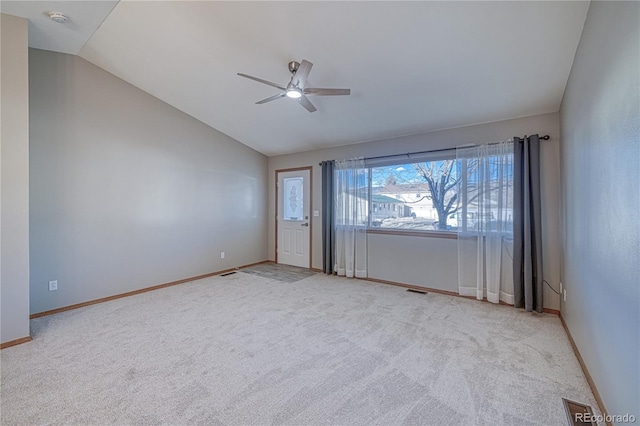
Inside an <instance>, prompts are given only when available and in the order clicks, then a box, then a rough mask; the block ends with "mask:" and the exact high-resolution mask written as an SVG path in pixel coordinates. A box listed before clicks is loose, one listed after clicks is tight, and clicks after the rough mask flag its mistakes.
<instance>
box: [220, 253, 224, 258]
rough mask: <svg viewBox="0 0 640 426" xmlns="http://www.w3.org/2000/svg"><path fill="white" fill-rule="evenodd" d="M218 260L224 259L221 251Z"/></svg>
mask: <svg viewBox="0 0 640 426" xmlns="http://www.w3.org/2000/svg"><path fill="white" fill-rule="evenodd" d="M220 259H224V252H223V251H221V252H220Z"/></svg>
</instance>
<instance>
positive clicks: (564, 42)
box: [3, 0, 589, 155]
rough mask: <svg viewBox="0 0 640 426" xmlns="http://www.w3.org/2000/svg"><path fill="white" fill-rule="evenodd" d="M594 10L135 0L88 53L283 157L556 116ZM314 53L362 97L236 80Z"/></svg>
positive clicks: (283, 75) (317, 73)
mask: <svg viewBox="0 0 640 426" xmlns="http://www.w3.org/2000/svg"><path fill="white" fill-rule="evenodd" d="M4 3H5V2H4V1H3V12H4V9H5V7H4ZM43 3H46V2H43ZM73 3H77V2H73ZM80 3H84V4H85V6H87V7H90V5H93V4H99V2H98V3H96V2H80ZM110 3H112V2H110ZM588 6H589V3H588V2H582V1H567V2H564V1H554V2H543V1H532V2H526V1H510V2H483V1H474V2H396V1H390V2H271V1H259V2H242V1H230V2H219V1H211V2H206V1H199V2H191V1H166V2H153V1H128V0H122V1H121V2H120V3H118V4H117V6H115V8H114V9H113V11H112V12H111V13H110V14H109V16H108V17H107V19H106V20H105V21H104V22H103V23H102V25H101V26H100V27H99V28H98V29H97V31H96V32H95V33H94V34H93V36H92V37H91V38H90V39H89V41H88V42H87V43H86V45H85V46H84V47H83V48H82V49H81V50H80V53H79V54H80V56H81V57H83V58H85V59H87V60H89V61H91V62H93V63H94V64H96V65H98V66H100V67H102V68H104V69H105V70H107V71H109V72H111V73H113V74H115V75H117V76H119V77H121V78H122V79H124V80H126V81H128V82H130V83H131V84H133V85H135V86H137V87H139V88H141V89H143V90H145V91H147V92H148V93H150V94H152V95H154V96H156V97H158V98H159V99H162V100H163V101H165V102H167V103H169V104H171V105H173V106H175V107H176V108H178V109H180V110H182V111H184V112H186V113H187V114H190V115H192V116H193V117H195V118H197V119H199V120H201V121H203V122H205V123H207V124H208V125H210V126H212V127H214V128H216V129H218V130H220V131H222V132H224V133H226V134H227V135H229V136H231V137H233V138H235V139H237V140H238V141H240V142H242V143H244V144H246V145H248V146H250V147H252V148H254V149H256V150H258V151H260V152H262V153H264V154H266V155H277V154H283V153H289V152H298V151H306V150H310V149H316V148H321V147H326V146H337V145H344V144H349V143H356V142H362V141H367V140H374V139H383V138H388V137H393V136H399V135H406V134H411V133H418V132H423V131H429V130H437V129H444V128H450V127H457V126H464V125H469V124H475V123H484V122H491V121H498V120H504V119H508V118H514V117H522V116H528V115H534V114H541V113H546V112H555V111H557V110H558V109H559V106H560V102H561V99H562V94H563V92H564V88H565V85H566V82H567V78H568V76H569V71H570V69H571V65H572V62H573V57H574V54H575V51H576V48H577V45H578V41H579V38H580V34H581V32H582V26H583V24H584V21H585V18H586V13H587V9H588ZM95 7H97V6H95ZM101 7H103V6H101ZM61 11H62V12H64V13H66V14H68V15H69V16H70V18H71V19H72V20H74V16H73V14H72V13H71V11H68V10H61ZM98 14H99V13H96V15H98ZM56 25H57V24H56ZM34 47H37V46H34ZM52 50H56V49H52ZM302 59H307V60H309V61H311V62H313V63H314V67H313V70H312V71H311V74H310V78H309V84H310V85H313V86H315V87H338V88H343V87H345V88H351V90H352V95H351V96H349V97H323V98H320V97H313V98H311V100H312V102H313V103H314V104H315V106H316V107H317V108H318V111H317V112H315V113H309V112H307V111H306V110H305V109H303V108H302V107H301V106H300V105H298V104H297V102H296V101H293V100H290V99H286V98H285V99H281V100H277V101H274V102H271V103H267V104H264V105H255V102H256V101H258V100H260V99H263V98H266V97H268V96H271V95H274V94H276V93H277V89H273V88H270V87H269V86H265V85H262V84H259V83H256V82H254V81H251V80H247V79H244V78H241V77H238V76H237V75H236V73H238V72H243V73H246V74H250V75H254V76H257V77H260V78H263V79H266V80H270V81H274V82H277V83H281V84H286V83H287V82H288V80H289V78H290V74H289V71H288V70H287V62H288V61H290V60H297V61H300V60H302Z"/></svg>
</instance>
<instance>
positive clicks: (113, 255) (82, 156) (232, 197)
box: [29, 49, 267, 313]
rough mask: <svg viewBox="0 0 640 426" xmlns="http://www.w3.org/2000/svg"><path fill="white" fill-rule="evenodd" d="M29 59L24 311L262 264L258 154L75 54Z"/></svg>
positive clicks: (33, 53) (263, 162) (262, 170)
mask: <svg viewBox="0 0 640 426" xmlns="http://www.w3.org/2000/svg"><path fill="white" fill-rule="evenodd" d="M29 60H30V65H31V66H30V73H29V76H30V85H31V86H30V87H31V93H30V95H31V96H30V98H31V104H30V106H31V122H30V123H31V151H30V161H31V169H30V170H31V174H30V177H31V183H30V188H31V191H30V198H31V214H30V226H31V234H30V237H31V286H30V289H31V312H33V313H37V312H42V311H45V310H50V309H54V308H58V307H62V306H68V305H71V304H74V303H79V302H84V301H87V300H91V299H96V298H101V297H105V296H110V295H114V294H118V293H123V292H127V291H132V290H136V289H140V288H144V287H149V286H153V285H157V284H162V283H166V282H170V281H175V280H179V279H183V278H188V277H193V276H196V275H200V274H206V273H210V272H214V271H219V270H222V269H226V268H232V267H236V266H240V265H244V264H249V263H253V262H259V261H263V260H266V258H267V246H266V233H265V231H264V229H265V227H266V226H267V222H266V211H265V207H266V204H267V201H266V198H265V196H266V188H267V187H266V182H265V176H266V173H267V158H266V157H265V156H264V155H262V154H260V153H257V152H256V151H253V150H251V149H250V148H248V147H246V146H245V145H242V144H240V143H239V142H237V141H235V140H233V139H231V138H229V137H227V136H225V135H224V134H222V133H220V132H218V131H217V130H214V129H212V128H211V127H208V126H206V125H205V124H203V123H201V122H199V121H197V120H195V119H194V118H192V117H190V116H188V115H186V114H184V113H182V112H180V111H178V110H177V109H175V108H173V107H171V106H169V105H167V104H165V103H164V102H161V101H159V100H158V99H156V98H154V97H152V96H150V95H149V94H147V93H145V92H143V91H141V90H139V89H137V88H135V87H134V86H132V85H130V84H128V83H126V82H124V81H122V80H120V79H118V78H117V77H115V76H113V75H112V74H109V73H107V72H106V71H104V70H102V69H100V68H98V67H96V66H95V65H92V64H91V63H89V62H87V61H85V60H84V59H82V58H80V57H76V56H70V55H65V54H59V53H53V52H47V51H42V50H33V49H32V50H30V56H29ZM221 251H224V252H226V258H225V259H224V260H221V259H220V252H221ZM54 279H57V280H58V288H59V290H58V291H54V292H49V291H48V289H47V283H48V281H49V280H54Z"/></svg>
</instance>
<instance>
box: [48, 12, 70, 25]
mask: <svg viewBox="0 0 640 426" xmlns="http://www.w3.org/2000/svg"><path fill="white" fill-rule="evenodd" d="M49 18H50V19H51V20H52V21H55V22H57V23H59V24H64V23H65V22H67V21H68V20H69V18H67V17H66V16H64V15H63V14H62V13H60V12H49Z"/></svg>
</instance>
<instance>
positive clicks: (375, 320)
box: [0, 272, 599, 425]
mask: <svg viewBox="0 0 640 426" xmlns="http://www.w3.org/2000/svg"><path fill="white" fill-rule="evenodd" d="M31 324H32V325H31V326H32V335H33V337H34V340H33V341H32V342H30V343H27V344H23V345H19V346H15V347H11V348H7V349H4V350H2V352H1V361H2V362H1V368H2V370H1V375H2V376H1V385H2V388H1V392H2V393H1V398H2V402H1V409H2V411H1V414H0V416H1V417H0V422H1V423H2V425H12V424H82V425H88V424H207V425H217V424H228V425H257V424H289V425H316V424H343V425H351V424H353V425H362V424H376V425H394V424H412V425H566V417H565V413H564V409H563V406H562V400H561V398H562V397H566V398H569V399H572V400H576V401H581V402H585V403H587V404H590V405H592V406H593V407H594V409H595V410H596V412H598V413H599V411H598V409H597V407H596V403H595V400H594V398H593V395H592V394H591V392H590V390H589V388H588V385H587V383H586V380H585V378H584V376H583V374H582V371H581V370H580V367H579V365H578V362H577V360H576V358H575V356H574V354H573V352H572V350H571V346H570V344H569V341H568V339H567V336H566V334H565V332H564V330H563V328H562V325H561V324H560V321H559V319H558V318H557V317H555V316H553V315H531V314H528V313H524V312H521V311H518V310H515V309H513V308H510V307H505V306H495V305H490V304H488V303H482V302H477V301H473V300H467V299H462V298H456V297H451V296H444V295H438V294H433V293H431V294H428V295H420V294H415V293H408V292H406V291H404V289H402V288H399V287H393V286H387V285H383V284H375V283H371V282H367V281H361V280H347V279H342V278H336V277H327V276H324V275H321V274H318V275H314V276H312V277H309V278H306V279H304V280H301V281H298V282H294V283H286V282H281V281H277V280H270V279H268V278H263V277H260V276H255V275H249V274H245V273H242V272H239V273H237V274H234V275H229V276H227V277H221V276H217V277H212V278H208V279H204V280H199V281H195V282H192V283H187V284H182V285H179V286H174V287H169V288H165V289H162V290H157V291H153V292H150V293H145V294H141V295H137V296H133V297H128V298H124V299H119V300H114V301H111V302H107V303H102V304H99V305H94V306H91V307H87V308H82V309H77V310H74V311H69V312H65V313H61V314H57V315H53V316H48V317H43V318H39V319H36V320H33V321H32V323H31Z"/></svg>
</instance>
